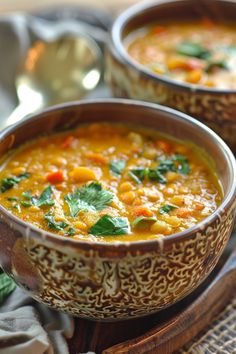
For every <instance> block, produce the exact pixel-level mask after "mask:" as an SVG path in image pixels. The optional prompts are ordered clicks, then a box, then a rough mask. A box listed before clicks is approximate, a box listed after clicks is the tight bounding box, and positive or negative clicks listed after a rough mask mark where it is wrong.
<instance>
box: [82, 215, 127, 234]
mask: <svg viewBox="0 0 236 354" xmlns="http://www.w3.org/2000/svg"><path fill="white" fill-rule="evenodd" d="M129 232H130V225H129V222H128V219H127V218H120V217H111V216H110V215H104V216H102V217H101V218H100V219H99V220H98V221H97V222H96V224H94V225H93V226H92V227H91V228H90V230H89V233H90V234H92V235H95V236H112V235H125V234H128V233H129Z"/></svg>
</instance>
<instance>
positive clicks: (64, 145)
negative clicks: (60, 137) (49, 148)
mask: <svg viewBox="0 0 236 354" xmlns="http://www.w3.org/2000/svg"><path fill="white" fill-rule="evenodd" d="M74 140H75V137H74V136H73V135H69V136H67V137H66V138H65V140H64V141H63V142H62V144H61V147H62V148H65V149H66V148H68V147H70V146H71V145H72V143H73V141H74Z"/></svg>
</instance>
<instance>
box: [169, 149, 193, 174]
mask: <svg viewBox="0 0 236 354" xmlns="http://www.w3.org/2000/svg"><path fill="white" fill-rule="evenodd" d="M173 160H174V161H176V162H177V169H176V172H180V173H182V174H183V175H187V174H189V172H190V167H189V163H188V159H187V157H185V156H183V155H181V154H175V156H174V158H173Z"/></svg>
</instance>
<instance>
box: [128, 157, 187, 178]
mask: <svg viewBox="0 0 236 354" xmlns="http://www.w3.org/2000/svg"><path fill="white" fill-rule="evenodd" d="M168 171H172V172H179V173H182V174H184V175H186V174H188V173H189V172H190V167H189V163H188V159H187V158H186V157H185V156H183V155H181V154H175V155H174V156H173V157H172V158H171V159H166V160H161V161H160V163H159V165H158V166H157V168H147V167H139V168H134V169H132V170H130V171H129V172H128V175H129V176H130V177H131V178H132V179H133V180H134V181H135V182H136V183H141V182H142V181H143V180H144V179H147V180H149V181H157V182H159V183H162V184H164V183H166V182H167V181H166V178H165V176H164V174H165V173H167V172H168Z"/></svg>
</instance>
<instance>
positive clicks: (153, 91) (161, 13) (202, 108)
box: [107, 0, 236, 153]
mask: <svg viewBox="0 0 236 354" xmlns="http://www.w3.org/2000/svg"><path fill="white" fill-rule="evenodd" d="M214 3H215V7H214ZM209 5H210V4H209ZM201 6H203V5H201V4H198V2H197V1H195V0H159V1H155V2H151V3H149V2H148V3H144V4H143V3H142V4H138V5H135V6H133V7H131V8H129V9H128V10H126V11H125V12H123V13H122V14H121V15H120V16H119V17H118V18H117V19H116V21H115V22H114V24H113V28H112V31H111V40H110V45H109V51H108V52H107V81H108V83H109V85H110V87H111V89H112V91H113V94H114V96H115V97H125V98H132V99H141V100H145V101H150V102H154V103H159V104H163V105H166V106H169V107H172V108H175V109H177V110H179V111H182V112H185V113H187V114H189V115H191V116H193V117H195V118H197V119H199V120H200V121H202V122H203V123H205V124H207V125H208V126H209V127H210V128H212V129H213V130H214V131H215V132H216V133H217V134H219V135H220V136H221V137H222V138H223V139H224V140H225V141H226V142H227V143H228V145H229V146H230V147H231V149H232V150H233V151H234V152H235V153H236V90H219V89H211V88H204V87H200V86H197V85H191V84H188V83H181V82H177V81H174V80H172V79H169V78H168V77H165V76H164V75H158V74H154V73H152V72H151V71H149V70H148V69H145V68H144V67H143V66H142V65H140V64H138V63H137V62H135V61H134V60H132V58H131V57H130V56H129V55H128V53H127V51H126V49H125V46H124V38H125V37H126V36H127V34H129V33H130V32H131V31H132V30H134V29H135V28H139V27H140V26H144V25H146V24H150V23H153V22H155V21H158V20H160V21H165V20H167V21H170V20H172V21H174V22H176V21H181V20H186V19H188V20H193V21H194V20H197V19H199V18H202V16H203V15H204V11H206V9H204V8H201ZM210 6H211V8H215V10H216V11H217V15H218V17H219V18H221V17H222V16H221V13H223V14H224V18H226V19H227V21H229V22H232V23H234V24H235V18H236V2H235V1H230V0H211V5H210ZM206 13H207V12H206Z"/></svg>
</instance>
